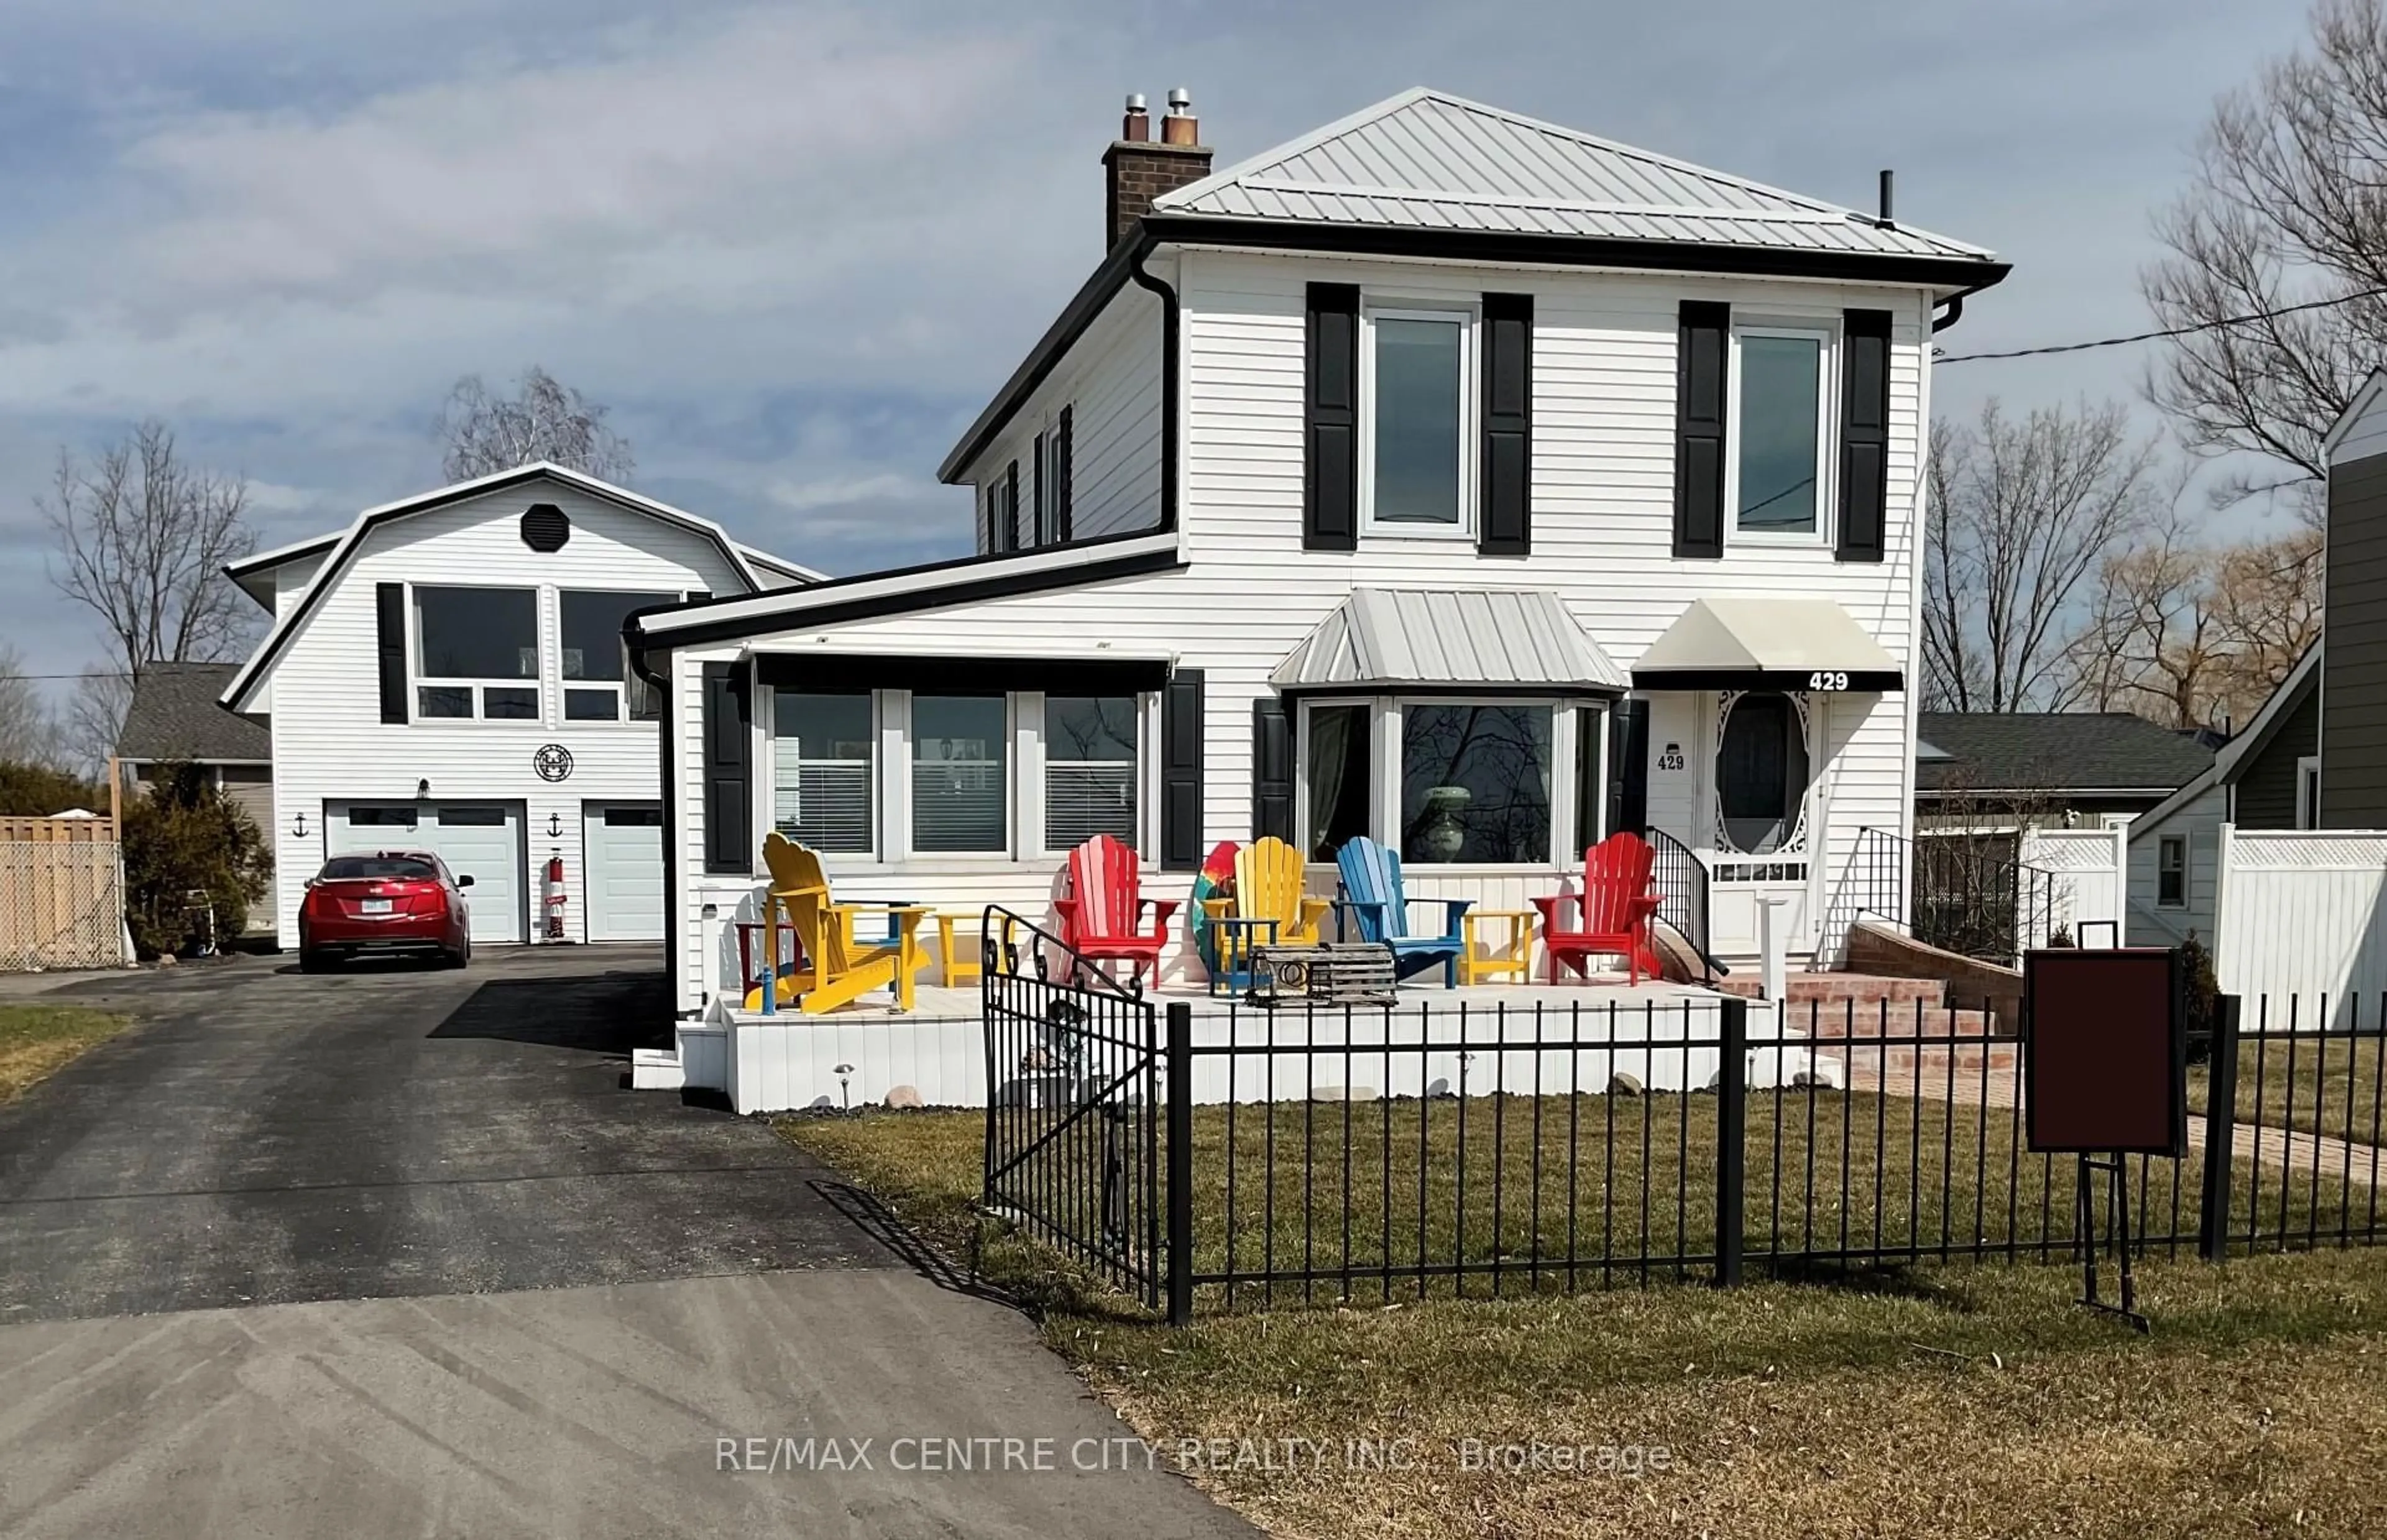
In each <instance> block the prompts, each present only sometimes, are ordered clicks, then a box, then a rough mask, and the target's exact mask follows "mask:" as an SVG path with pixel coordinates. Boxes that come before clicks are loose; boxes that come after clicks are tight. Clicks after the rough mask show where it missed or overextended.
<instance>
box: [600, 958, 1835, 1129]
mask: <svg viewBox="0 0 2387 1540" xmlns="http://www.w3.org/2000/svg"><path fill="white" fill-rule="evenodd" d="M929 992H930V991H922V993H923V996H924V998H923V1000H922V1002H921V1005H922V1008H921V1009H920V1010H917V1011H916V1012H914V1013H912V1014H910V1015H908V1016H898V1015H895V1014H893V1013H891V1012H877V1011H873V1012H868V1013H862V1012H856V1013H852V1014H846V1015H837V1016H812V1017H807V1016H802V1014H800V1013H796V1012H791V1011H782V1012H780V1013H778V1014H777V1015H775V1016H762V1015H760V1014H756V1013H749V1012H745V1011H727V1010H723V1009H720V1008H718V1007H716V1009H715V1012H714V1016H713V1017H712V1018H710V1019H708V1020H705V1021H702V1022H684V1023H682V1024H681V1025H680V1028H679V1047H678V1052H677V1053H676V1054H663V1053H650V1054H643V1055H641V1056H640V1057H639V1058H638V1060H637V1061H635V1062H634V1064H633V1067H632V1078H633V1083H634V1084H635V1085H636V1086H638V1087H639V1088H640V1089H646V1088H650V1087H651V1088H654V1089H682V1088H685V1089H709V1090H714V1091H719V1092H724V1093H725V1094H726V1095H727V1097H728V1098H729V1102H730V1105H732V1106H733V1107H735V1108H736V1109H737V1110H738V1111H739V1112H740V1113H767V1112H786V1111H793V1110H797V1109H800V1108H813V1107H841V1106H854V1107H861V1106H868V1105H876V1104H878V1103H879V1102H881V1101H883V1100H884V1099H885V1098H886V1095H887V1093H888V1092H889V1091H890V1090H892V1089H893V1088H895V1087H897V1086H909V1087H911V1088H912V1089H913V1090H914V1091H916V1092H918V1093H919V1097H920V1100H921V1102H922V1104H923V1105H928V1106H932V1107H983V1106H985V1105H987V1101H988V1075H987V1061H986V1043H985V1036H984V1033H983V1031H982V1030H981V1029H980V1026H979V1017H978V1015H977V1013H976V1011H975V1010H974V1009H973V1010H971V1011H970V1012H969V1014H967V1015H963V1014H961V1013H960V1012H959V1011H957V1010H956V1009H954V1005H955V1004H958V1002H943V1001H932V1000H930V999H928V998H926V997H927V996H928V994H929ZM935 992H936V993H938V994H944V993H946V992H947V991H935ZM952 992H953V993H954V994H960V993H961V992H962V991H952ZM1166 1000H1167V997H1166V996H1163V997H1162V999H1161V1002H1160V1003H1161V1004H1162V1005H1163V1006H1164V1007H1165V1004H1166ZM1719 1003H1720V1002H1719V999H1718V997H1717V996H1715V995H1712V994H1710V993H1708V992H1706V991H1697V990H1683V989H1675V988H1671V987H1669V988H1656V989H1642V990H1631V989H1625V988H1603V989H1589V990H1567V989H1542V988H1518V989H1513V990H1512V989H1506V988H1501V989H1473V990H1463V991H1454V992H1453V993H1452V994H1450V995H1449V996H1447V997H1444V996H1443V995H1442V994H1441V992H1440V991H1432V992H1431V993H1429V992H1426V991H1419V992H1417V993H1416V994H1414V995H1412V996H1411V997H1409V998H1405V999H1404V1000H1403V1001H1402V1002H1401V1004H1399V1005H1397V1006H1396V1007H1394V1008H1393V1009H1391V1010H1390V1011H1386V1010H1382V1009H1364V1008H1363V1009H1355V1010H1352V1011H1351V1012H1349V1013H1348V1014H1347V1016H1346V1015H1345V1013H1344V1012H1343V1011H1341V1010H1340V1009H1332V1010H1320V1012H1319V1013H1318V1015H1317V1016H1316V1018H1315V1020H1314V1023H1313V1021H1312V1020H1311V1019H1310V1018H1309V1017H1308V1016H1306V1015H1305V1013H1304V1012H1302V1011H1301V1010H1299V1009H1286V1010H1282V1011H1278V1012H1276V1013H1274V1014H1273V1015H1271V1014H1270V1013H1269V1012H1265V1011H1260V1010H1257V1009H1254V1008H1251V1007H1249V1006H1244V1007H1241V1008H1239V1009H1237V1010H1234V1011H1232V1012H1230V1010H1229V1008H1228V1007H1229V1002H1227V1001H1226V1000H1223V999H1220V1000H1217V1001H1211V1000H1208V999H1207V998H1206V997H1202V998H1199V999H1197V1000H1195V1001H1194V1003H1193V1004H1194V1015H1193V1041H1194V1044H1195V1046H1196V1048H1197V1049H1199V1048H1205V1047H1219V1046H1224V1045H1225V1044H1227V1043H1228V1042H1229V1041H1233V1042H1234V1043H1235V1044H1237V1045H1238V1046H1239V1047H1242V1048H1244V1049H1246V1050H1249V1052H1246V1053H1239V1054H1235V1055H1233V1056H1231V1057H1230V1056H1226V1055H1220V1054H1199V1055H1197V1056H1196V1057H1195V1059H1194V1061H1193V1099H1194V1100H1195V1101H1196V1102H1197V1103H1223V1102H1226V1101H1228V1100H1230V1099H1231V1100H1234V1101H1237V1102H1243V1103H1255V1102H1263V1101H1269V1100H1271V1099H1273V1100H1277V1101H1298V1100H1300V1099H1302V1098H1304V1097H1305V1096H1320V1097H1331V1098H1333V1099H1338V1100H1339V1099H1342V1098H1344V1097H1345V1096H1349V1097H1355V1098H1372V1097H1376V1096H1384V1095H1390V1096H1416V1095H1419V1094H1421V1093H1424V1094H1430V1095H1446V1094H1454V1093H1458V1094H1466V1095H1489V1094H1492V1093H1494V1092H1508V1093H1509V1094H1512V1095H1532V1094H1535V1092H1540V1093H1542V1094H1560V1093H1564V1092H1571V1091H1576V1090H1580V1091H1583V1092H1592V1093H1597V1092H1604V1091H1606V1090H1607V1089H1608V1088H1609V1087H1610V1085H1611V1084H1612V1083H1614V1082H1615V1080H1616V1079H1617V1078H1618V1077H1619V1076H1628V1077H1630V1078H1631V1079H1632V1080H1633V1082H1634V1083H1636V1084H1637V1085H1639V1086H1641V1087H1643V1088H1646V1089H1648V1090H1650V1091H1657V1092H1682V1091H1685V1090H1690V1091H1707V1090H1711V1089H1712V1088H1713V1087H1714V1085H1715V1083H1716V1080H1717V1078H1718V1077H1717V1068H1718V1053H1717V1050H1716V1049H1715V1048H1713V1047H1676V1048H1670V1047H1668V1046H1667V1045H1668V1044H1670V1043H1681V1042H1683V1041H1684V1040H1686V1039H1694V1040H1696V1039H1712V1038H1714V1037H1715V1036H1716V1034H1717V1032H1718V1030H1719V1023H1718V1019H1717V1009H1718V1005H1719ZM972 1004H975V1001H974V999H973V1000H972ZM1462 1004H1464V1008H1465V1010H1464V1016H1462V1014H1461V1005H1462ZM1537 1011H1538V1015H1539V1029H1540V1035H1541V1038H1542V1040H1543V1041H1544V1042H1545V1043H1546V1044H1547V1043H1549V1042H1572V1043H1574V1044H1577V1045H1578V1046H1576V1047H1573V1048H1551V1047H1547V1046H1545V1047H1541V1048H1538V1049H1537V1048H1536V1047H1535V1026H1536V1013H1537ZM1346 1024H1347V1037H1346V1035H1345V1034H1346ZM1462 1029H1463V1041H1464V1043H1465V1057H1464V1059H1463V1061H1462V1057H1461V1047H1460V1044H1461V1041H1462ZM1777 1030H1778V1029H1777V1028H1776V1026H1775V1017H1774V1012H1773V1009H1772V1007H1770V1006H1768V1005H1766V1004H1763V1003H1752V1004H1751V1005H1750V1007H1749V1039H1750V1041H1752V1042H1762V1043H1766V1044H1768V1045H1769V1046H1765V1047H1759V1048H1752V1049H1751V1050H1750V1052H1749V1064H1748V1068H1747V1076H1748V1083H1749V1085H1751V1086H1756V1087H1770V1086H1774V1085H1776V1084H1783V1083H1795V1082H1796V1081H1798V1080H1799V1079H1801V1078H1802V1077H1812V1078H1814V1079H1817V1080H1818V1081H1819V1082H1821V1083H1824V1084H1827V1085H1833V1086H1838V1085H1841V1084H1843V1083H1844V1079H1843V1072H1842V1066H1841V1062H1840V1061H1839V1060H1838V1058H1835V1057H1829V1056H1820V1057H1819V1056H1818V1055H1816V1054H1812V1053H1811V1052H1810V1051H1809V1050H1808V1049H1807V1048H1806V1047H1805V1046H1804V1040H1803V1039H1801V1038H1799V1037H1798V1036H1797V1035H1796V1034H1793V1035H1792V1038H1791V1041H1789V1042H1786V1043H1780V1044H1779V1045H1774V1044H1775V1043H1776V1041H1777ZM1271 1033H1272V1034H1273V1037H1271ZM1388 1039H1389V1041H1390V1042H1391V1043H1392V1044H1394V1045H1395V1050H1396V1051H1395V1052H1393V1053H1390V1054H1386V1053H1384V1052H1383V1049H1384V1046H1385V1044H1386V1042H1387V1041H1388ZM1420 1042H1424V1043H1426V1044H1427V1045H1429V1046H1428V1051H1427V1052H1424V1053H1419V1052H1417V1051H1416V1049H1415V1046H1414V1045H1416V1044H1418V1043H1420ZM1404 1044H1406V1045H1410V1046H1409V1047H1408V1049H1407V1050H1406V1051H1402V1049H1401V1046H1400V1045H1404ZM1590 1044H1600V1045H1608V1046H1597V1047H1595V1046H1585V1045H1590ZM1436 1045H1447V1050H1446V1051H1438V1050H1437V1047H1436ZM1346 1047H1347V1048H1348V1049H1349V1054H1348V1057H1347V1060H1346V1057H1345V1053H1344V1050H1345V1048H1346ZM1370 1050H1373V1051H1374V1052H1373V1054H1372V1056H1371V1054H1370ZM673 1061H676V1062H673ZM840 1067H844V1073H843V1074H842V1075H840V1072H839V1071H840ZM998 1075H999V1076H1000V1077H1001V1079H1002V1085H1001V1094H1002V1096H1003V1097H1004V1099H1005V1101H1006V1102H1008V1101H1010V1100H1012V1099H1015V1098H1020V1097H1027V1096H1037V1097H1042V1096H1049V1095H1050V1094H1052V1093H1053V1092H1052V1088H1051V1086H1050V1084H1049V1080H1048V1079H1047V1078H1046V1077H1042V1076H1021V1075H1020V1074H1019V1073H1018V1070H1017V1067H1009V1066H1005V1067H998Z"/></svg>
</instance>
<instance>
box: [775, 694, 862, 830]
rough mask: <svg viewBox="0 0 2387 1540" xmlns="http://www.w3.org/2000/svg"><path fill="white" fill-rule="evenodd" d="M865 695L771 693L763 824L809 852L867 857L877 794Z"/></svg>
mask: <svg viewBox="0 0 2387 1540" xmlns="http://www.w3.org/2000/svg"><path fill="white" fill-rule="evenodd" d="M877 744H878V729H877V726H875V724H874V721H873V717H872V712H871V703H870V696H869V695H868V694H867V693H866V692H861V691H856V692H854V693H852V694H838V695H829V694H815V693H812V692H809V691H804V690H793V689H782V690H776V691H774V692H773V697H772V702H771V827H773V828H776V829H777V830H778V831H779V832H780V833H781V834H784V835H786V836H787V837H788V838H789V839H793V840H795V841H796V842H797V843H799V844H803V845H810V846H811V847H812V848H813V849H815V850H816V851H836V852H852V853H857V854H866V853H868V852H870V851H871V849H872V848H873V845H874V844H875V842H876V835H877V832H878V821H877V819H876V818H875V817H873V815H872V814H873V812H874V810H875V809H876V807H877V805H878V786H877V784H876V777H875V776H873V775H872V774H871V772H872V770H873V768H874V766H875V764H876V761H877V758H878V756H877V753H876V749H877Z"/></svg>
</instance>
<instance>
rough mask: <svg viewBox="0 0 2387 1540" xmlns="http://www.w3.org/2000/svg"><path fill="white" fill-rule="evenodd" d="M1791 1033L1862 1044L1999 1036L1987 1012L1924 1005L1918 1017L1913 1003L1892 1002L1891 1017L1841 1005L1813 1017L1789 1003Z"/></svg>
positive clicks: (1876, 1008) (1874, 1007) (1877, 1008)
mask: <svg viewBox="0 0 2387 1540" xmlns="http://www.w3.org/2000/svg"><path fill="white" fill-rule="evenodd" d="M1790 1029H1791V1030H1792V1031H1794V1032H1799V1033H1802V1034H1804V1035H1806V1036H1808V1037H1812V1038H1817V1039H1825V1040H1832V1041H1838V1040H1841V1039H1847V1040H1850V1041H1863V1040H1864V1039H1866V1038H1986V1037H1997V1036H1999V1035H2000V1032H1999V1029H1998V1023H1997V1019H1996V1018H1995V1017H1994V1016H1991V1015H1990V1014H1989V1012H1988V1011H1972V1010H1958V1011H1951V1010H1950V1009H1948V1008H1947V1007H1946V1006H1944V1005H1925V1006H1924V1007H1923V1010H1922V1013H1921V1014H1920V1015H1919V1016H1918V1015H1917V1014H1916V1012H1915V1008H1914V1003H1913V1001H1892V1002H1890V1003H1889V1007H1888V1015H1886V1016H1885V1015H1884V1014H1883V1009H1882V1007H1881V1005H1879V1004H1870V1005H1863V1004H1861V1005H1856V1006H1853V1007H1850V1006H1846V1005H1842V1004H1838V1003H1837V1002H1831V1003H1825V1004H1819V1005H1817V1006H1816V1007H1815V1009H1814V1010H1813V1012H1812V1014H1810V1012H1809V1011H1808V1009H1807V1008H1806V1006H1805V1005H1803V1004H1800V1002H1798V1001H1795V1000H1794V1001H1792V1002H1791V1003H1790Z"/></svg>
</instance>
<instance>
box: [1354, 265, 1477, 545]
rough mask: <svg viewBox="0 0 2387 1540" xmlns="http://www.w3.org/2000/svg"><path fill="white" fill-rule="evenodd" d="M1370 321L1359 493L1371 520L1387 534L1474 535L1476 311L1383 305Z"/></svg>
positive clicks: (1363, 359) (1362, 368)
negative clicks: (1472, 467) (1472, 470)
mask: <svg viewBox="0 0 2387 1540" xmlns="http://www.w3.org/2000/svg"><path fill="white" fill-rule="evenodd" d="M1365 320H1366V324H1365V326H1364V327H1363V328H1362V332H1361V341H1360V348H1361V353H1360V360H1359V372H1360V378H1361V380H1362V382H1363V388H1364V390H1365V395H1364V397H1363V398H1362V400H1361V403H1360V412H1359V420H1360V424H1361V432H1362V434H1363V435H1365V442H1364V443H1363V444H1362V445H1361V448H1360V455H1359V462H1360V466H1361V471H1362V483H1361V486H1360V494H1359V495H1360V506H1361V509H1362V511H1363V512H1364V516H1365V519H1366V523H1367V524H1368V526H1369V527H1370V528H1372V529H1374V530H1376V531H1377V532H1379V533H1382V534H1388V535H1447V536H1466V535H1470V534H1471V533H1473V530H1474V524H1475V508H1474V503H1475V499H1474V486H1473V478H1472V476H1471V475H1470V474H1469V472H1470V469H1471V465H1472V462H1473V459H1474V449H1473V445H1474V437H1475V434H1474V425H1475V424H1474V416H1475V413H1474V406H1473V403H1474V400H1475V391H1474V388H1473V384H1472V382H1473V379H1474V336H1475V316H1474V312H1473V311H1472V310H1468V309H1425V308H1414V309H1413V308H1409V307H1394V306H1379V307H1371V308H1370V309H1368V310H1367V311H1366V312H1365Z"/></svg>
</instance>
